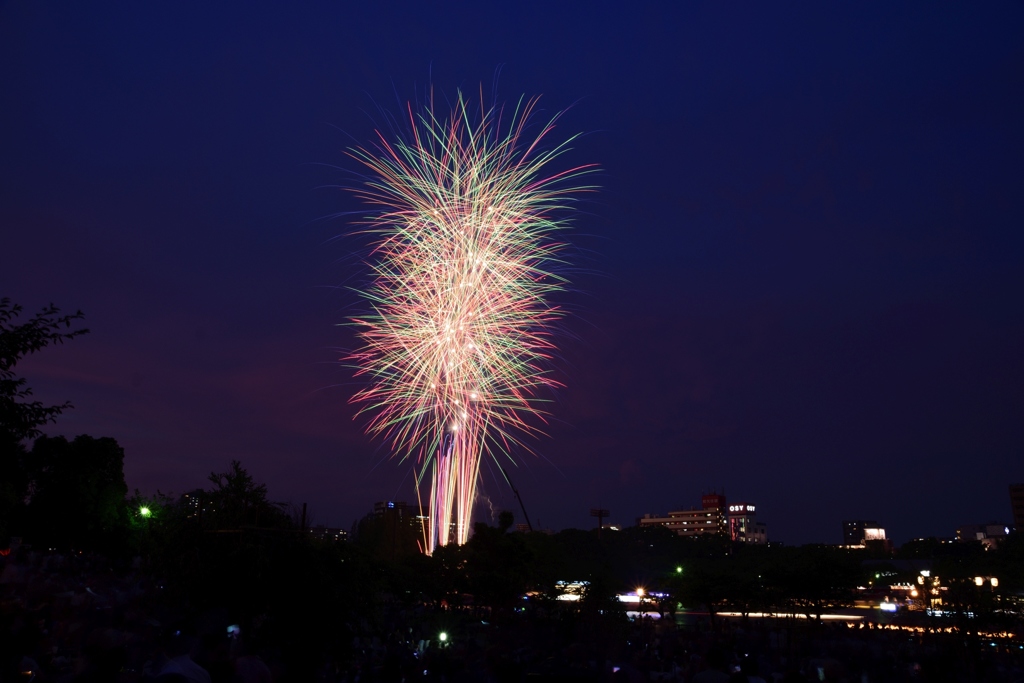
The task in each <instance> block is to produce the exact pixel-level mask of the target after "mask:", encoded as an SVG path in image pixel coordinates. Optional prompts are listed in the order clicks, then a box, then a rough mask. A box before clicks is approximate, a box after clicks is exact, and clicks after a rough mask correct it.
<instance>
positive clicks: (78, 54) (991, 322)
mask: <svg viewBox="0 0 1024 683" xmlns="http://www.w3.org/2000/svg"><path fill="white" fill-rule="evenodd" d="M384 4H385V3H338V2H334V3H302V5H303V7H301V8H300V7H295V6H293V5H294V3H280V4H276V5H269V4H263V3H238V4H236V5H235V6H233V7H232V6H228V5H227V4H226V3H220V4H219V5H218V6H217V7H210V6H208V4H203V3H196V4H184V3H166V4H163V5H161V6H159V7H158V6H155V4H154V3H124V4H120V6H118V4H116V3H103V4H102V5H94V4H93V5H92V6H86V4H83V3H77V4H63V5H58V4H56V3H48V2H37V1H33V2H28V1H23V2H7V3H4V4H2V5H0V92H2V93H3V106H2V107H0V231H2V236H3V238H2V241H0V244H2V245H3V253H2V255H0V294H3V295H7V296H11V297H13V298H14V299H15V300H16V301H18V302H21V303H22V304H24V305H25V306H26V307H27V308H29V309H34V308H38V307H39V306H41V305H43V304H45V303H47V302H50V301H53V302H55V303H57V304H58V305H60V306H61V307H63V308H65V309H70V310H74V309H78V308H80V309H82V310H83V311H84V312H85V313H86V316H87V323H88V325H89V327H90V328H92V334H90V335H89V336H87V337H85V338H82V339H78V340H76V341H75V342H74V343H72V344H70V345H68V346H66V347H63V348H59V349H55V350H48V351H46V352H45V353H43V354H41V355H39V356H38V357H36V358H34V359H32V360H31V361H28V362H25V363H24V364H23V365H22V366H21V367H20V369H21V370H22V372H23V374H25V375H27V376H28V377H29V379H30V382H31V384H32V385H33V386H35V387H36V391H37V394H38V395H39V396H40V397H41V398H42V399H44V400H48V401H53V402H58V401H63V400H65V399H71V400H72V401H73V402H74V403H75V406H76V408H75V410H74V411H73V412H71V413H69V414H68V415H66V416H65V417H64V418H62V419H61V421H60V422H59V424H57V425H56V426H54V427H53V429H52V430H51V431H52V432H53V433H64V434H77V433H90V434H94V435H109V436H114V437H116V438H117V439H118V440H119V441H120V442H121V443H122V444H123V445H124V446H125V448H126V451H127V457H126V464H125V469H126V473H127V476H128V480H129V486H131V487H139V488H141V489H142V490H144V491H153V490H155V489H156V488H158V487H159V488H161V489H163V490H168V489H170V490H173V491H176V492H180V491H182V490H186V489H189V488H193V487H196V486H199V485H202V484H203V483H204V477H205V475H206V474H207V473H208V472H209V471H210V470H213V469H218V470H219V469H222V468H224V467H225V466H226V465H227V463H228V462H229V461H230V460H231V459H232V458H238V459H241V460H242V462H243V465H245V466H246V467H247V468H249V469H250V471H252V472H253V473H254V474H255V476H256V477H257V478H259V479H261V480H264V481H266V482H267V483H268V484H269V487H270V492H271V495H272V496H273V497H275V498H277V499H281V500H291V501H294V502H299V503H301V502H302V501H308V502H309V503H310V505H311V506H312V507H313V509H314V511H315V514H316V517H317V519H318V521H320V522H327V523H331V524H337V525H343V526H348V525H349V524H351V522H352V520H353V519H355V518H356V517H358V516H361V515H362V514H364V513H365V512H366V511H368V510H369V509H370V507H371V506H372V504H373V502H374V501H376V500H383V499H389V498H397V499H412V497H413V494H412V489H411V483H410V479H409V477H408V476H407V468H405V467H400V466H398V465H397V464H395V463H393V462H388V461H382V460H381V456H382V455H383V452H382V451H381V450H380V448H379V446H378V444H375V443H371V442H370V441H369V439H368V438H367V437H365V436H364V435H363V434H362V431H361V425H360V424H359V423H358V422H353V419H352V412H353V411H352V408H351V406H349V405H348V404H347V399H348V397H349V396H350V395H351V393H352V392H353V391H354V388H353V386H352V384H351V378H350V375H349V373H348V372H347V371H346V370H344V369H343V368H341V367H340V366H339V364H338V362H337V360H338V358H339V356H340V352H339V349H341V348H344V347H346V346H348V345H350V343H351V339H350V337H349V332H348V331H347V330H346V329H344V328H339V327H337V326H336V324H337V323H341V322H344V321H345V319H346V318H347V317H348V316H349V315H351V314H353V313H354V312H355V311H356V309H355V306H356V300H355V298H354V297H353V296H352V295H351V294H350V293H349V292H348V291H347V290H346V289H345V288H344V286H345V285H348V284H352V283H357V282H359V281H360V278H361V277H362V276H363V275H364V274H365V271H364V270H363V268H362V266H361V265H360V263H359V259H358V258H357V257H355V256H354V255H353V254H354V253H355V252H356V251H357V250H358V248H359V244H358V242H357V241H356V240H354V239H351V238H345V239H337V240H335V239H333V238H334V237H337V236H339V235H344V234H345V233H346V232H347V231H348V230H350V226H349V225H348V224H347V223H346V220H345V219H326V220H324V217H327V216H330V215H334V214H338V213H344V212H351V211H356V210H358V209H359V206H358V204H357V203H356V202H355V200H354V199H353V198H352V197H351V196H350V195H348V194H346V193H345V192H343V191H340V190H338V189H335V188H334V187H332V186H337V185H338V184H339V183H343V182H346V179H347V178H348V177H349V176H348V174H346V172H345V170H346V169H348V170H349V171H351V170H354V165H353V163H352V162H351V161H349V160H347V158H346V157H345V155H344V150H345V148H346V147H348V146H350V145H351V144H353V142H359V143H363V142H366V141H369V140H370V136H371V134H372V131H373V129H374V125H375V124H374V121H375V120H376V121H379V120H380V119H381V116H380V114H379V113H378V107H381V108H383V109H385V110H388V111H391V112H394V111H398V110H399V109H400V107H401V106H403V103H404V102H405V101H406V100H409V99H415V98H416V96H417V94H418V93H420V94H421V93H422V92H423V90H424V88H425V87H427V86H428V85H429V84H430V83H431V82H432V83H433V85H434V88H435V90H436V91H438V92H441V93H448V94H451V93H454V91H455V89H456V88H458V87H463V88H466V89H469V90H474V91H475V90H477V88H478V87H479V84H480V83H481V82H483V83H484V84H485V88H486V89H487V90H488V91H490V90H491V86H492V83H493V82H494V81H495V77H496V74H498V73H499V72H500V77H498V79H497V80H498V94H499V97H500V98H502V99H514V98H517V97H518V96H519V95H520V94H523V93H525V94H528V95H535V94H539V95H542V96H543V100H542V103H543V105H544V107H546V109H547V111H548V112H550V113H553V112H555V111H557V110H561V109H566V108H569V112H568V113H567V115H566V116H565V118H564V120H563V122H562V124H561V126H560V128H559V132H560V133H561V134H564V135H569V134H571V133H575V132H579V131H583V132H585V133H587V135H586V136H585V137H583V138H582V139H581V140H580V141H579V142H578V144H576V146H575V147H576V149H575V151H574V153H573V157H574V159H578V160H580V161H593V162H597V163H599V164H600V165H601V167H602V171H601V173H600V175H599V177H598V182H599V183H600V185H601V186H602V188H603V189H602V191H601V193H600V194H599V195H597V196H596V197H595V198H594V199H593V200H592V201H590V202H589V203H588V204H587V205H586V206H585V210H586V213H584V214H582V215H580V216H579V217H578V220H577V221H576V229H575V234H574V236H573V241H574V243H575V244H576V245H577V246H578V247H579V248H580V254H579V257H578V258H577V263H578V265H579V266H580V267H581V269H580V271H579V272H578V273H576V274H575V275H574V283H575V286H576V287H577V290H576V291H574V292H570V293H568V294H567V295H566V296H565V297H564V303H565V304H566V305H567V306H569V307H570V308H572V309H573V310H574V311H576V316H575V317H574V318H573V319H572V320H570V321H569V322H568V324H567V330H566V335H565V337H564V339H563V340H562V343H561V346H562V353H561V360H560V368H561V370H560V373H559V377H560V379H562V380H563V381H564V382H565V383H566V385H567V388H566V389H565V390H563V391H561V392H560V393H559V394H558V395H557V397H556V403H555V404H554V407H553V410H554V412H555V414H556V416H557V418H558V420H559V421H558V422H556V423H554V424H553V425H552V426H551V429H550V430H549V431H550V436H549V438H546V439H543V440H541V441H538V442H537V444H536V446H537V451H538V453H539V455H540V457H539V458H534V457H532V456H530V457H527V458H524V460H523V466H522V467H520V468H519V469H518V470H517V471H513V472H512V473H511V474H512V476H513V478H514V480H515V482H516V484H517V486H518V487H519V488H520V490H521V492H522V494H523V497H524V499H525V502H526V504H527V507H528V509H529V510H530V512H531V515H533V516H534V517H539V518H540V521H541V523H542V524H543V526H546V527H554V528H561V527H565V526H584V525H588V524H590V522H591V520H590V519H589V517H588V516H587V511H588V509H589V508H590V507H593V506H596V505H598V504H600V505H602V506H604V507H607V508H610V509H611V510H612V513H613V515H612V521H613V522H619V523H623V524H628V523H631V522H632V520H633V519H634V518H636V517H638V516H640V515H642V514H643V513H644V512H665V511H667V510H669V509H675V508H677V507H678V506H680V505H687V506H688V505H691V504H698V503H699V496H700V494H701V493H702V491H704V490H706V489H709V488H711V487H718V488H721V487H724V488H725V491H726V494H727V495H728V497H729V498H730V499H733V500H736V501H740V500H743V501H747V502H750V503H753V504H756V505H758V506H759V512H760V513H761V518H762V519H763V520H764V521H766V522H767V523H768V525H769V535H770V537H771V538H773V539H776V540H785V541H787V542H790V543H801V542H807V541H829V542H838V541H839V540H840V526H839V524H840V521H841V520H842V519H844V518H869V519H871V518H874V519H878V520H879V521H880V522H882V523H883V524H884V525H885V526H886V527H888V528H889V529H890V534H891V535H893V536H895V537H896V539H897V540H898V541H904V540H906V539H908V538H910V537H912V536H918V535H933V534H935V535H951V534H952V533H953V531H954V529H955V527H956V525H958V524H962V523H971V522H980V521H987V520H989V519H997V520H1007V519H1009V504H1008V496H1007V489H1006V487H1007V484H1008V483H1010V482H1011V481H1024V353H1022V351H1024V271H1022V265H1024V236H1022V227H1024V167H1022V159H1024V126H1022V125H1021V121H1024V41H1022V40H1021V36H1022V35H1024V7H1022V5H1021V4H1020V3H1012V4H1007V3H982V4H978V3H975V4H971V5H966V4H963V5H953V4H939V5H936V4H927V5H925V4H906V5H901V4H899V3H886V4H882V3H877V4H873V5H871V6H858V5H854V4H850V3H805V4H794V3H788V4H786V5H785V6H779V5H774V4H773V5H768V4H765V3H752V4H749V5H743V4H735V3H733V4H729V5H728V6H723V5H721V4H720V3H704V4H701V3H677V4H673V6H671V7H669V6H668V5H669V3H664V5H665V7H662V8H652V9H638V10H627V9H626V8H625V6H624V5H622V4H621V3H614V4H613V3H607V4H602V3H574V4H570V3H537V4H529V3H514V4H502V5H498V4H487V3H464V4H457V3H446V4H445V5H444V7H445V9H438V8H437V7H435V6H430V5H429V4H427V3H408V4H407V5H405V6H404V7H399V6H395V7H393V8H391V9H388V8H384V7H380V6H378V5H384ZM549 4H550V5H552V6H549ZM892 5H896V7H893V6H892ZM484 476H485V478H484V483H483V488H484V491H485V493H486V494H487V495H488V496H489V497H490V498H491V499H492V501H493V505H494V507H495V508H498V507H511V506H512V505H513V504H514V501H513V500H512V498H511V496H510V495H509V493H508V492H507V490H506V487H505V486H504V484H501V485H499V484H498V483H497V482H496V481H495V480H494V478H493V477H492V475H491V474H490V473H488V472H485V475H484Z"/></svg>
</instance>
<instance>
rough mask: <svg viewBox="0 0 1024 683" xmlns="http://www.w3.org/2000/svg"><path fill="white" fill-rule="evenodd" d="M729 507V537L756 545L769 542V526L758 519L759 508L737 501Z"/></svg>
mask: <svg viewBox="0 0 1024 683" xmlns="http://www.w3.org/2000/svg"><path fill="white" fill-rule="evenodd" d="M728 509H729V517H728V519H729V538H731V539H732V540H734V541H740V542H742V543H754V544H756V545H764V544H766V543H768V526H767V525H766V524H765V523H764V522H758V521H757V519H756V517H755V515H756V512H757V508H755V507H754V506H753V505H750V504H749V503H735V504H732V505H729V508H728Z"/></svg>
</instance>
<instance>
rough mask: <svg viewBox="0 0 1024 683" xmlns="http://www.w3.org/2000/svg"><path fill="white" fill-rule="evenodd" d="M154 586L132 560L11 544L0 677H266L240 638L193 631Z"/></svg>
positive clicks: (205, 628)
mask: <svg viewBox="0 0 1024 683" xmlns="http://www.w3.org/2000/svg"><path fill="white" fill-rule="evenodd" d="M161 591H162V586H160V585H158V584H157V583H155V582H153V581H152V580H151V579H150V578H148V577H147V576H146V575H145V574H144V573H143V572H141V571H140V570H139V563H138V562H135V563H134V566H131V565H129V566H126V567H118V568H116V571H115V568H114V567H112V566H111V563H110V561H109V560H108V559H106V558H104V557H102V556H100V555H95V554H89V553H80V552H67V553H62V552H53V551H50V552H40V551H33V550H30V549H28V548H25V547H20V548H19V547H17V546H15V547H14V548H12V549H11V550H10V551H9V552H8V553H7V554H6V556H4V557H0V634H3V637H0V682H3V683H7V682H8V681H21V682H22V683H28V682H29V681H39V682H43V681H60V682H64V681H67V682H75V683H92V682H94V681H95V682H104V683H110V682H117V683H130V682H134V681H161V682H165V683H172V682H181V681H189V682H202V683H209V682H211V681H231V682H236V681H237V682H239V683H242V682H245V683H248V682H252V683H270V681H272V680H274V678H273V672H272V671H271V669H270V668H269V667H268V665H267V664H266V663H264V661H263V660H262V659H261V658H259V657H258V656H256V655H255V653H254V652H252V651H251V648H249V647H248V646H247V643H246V641H245V640H244V639H243V638H242V637H241V634H238V636H237V637H232V636H231V635H229V634H228V633H227V630H226V629H225V631H224V632H223V633H216V632H215V631H214V628H213V624H214V622H216V618H214V619H208V620H207V621H208V623H207V624H199V627H198V628H197V627H196V622H195V621H194V620H184V619H183V618H182V614H181V613H180V611H179V610H175V609H174V608H173V607H169V606H168V605H166V604H165V601H164V600H162V599H161Z"/></svg>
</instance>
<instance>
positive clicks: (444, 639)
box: [437, 631, 448, 643]
mask: <svg viewBox="0 0 1024 683" xmlns="http://www.w3.org/2000/svg"><path fill="white" fill-rule="evenodd" d="M437 639H438V640H440V641H441V642H442V643H444V642H447V641H448V634H447V633H445V632H444V631H441V632H440V633H438V634H437Z"/></svg>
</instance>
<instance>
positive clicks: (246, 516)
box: [205, 460, 291, 528]
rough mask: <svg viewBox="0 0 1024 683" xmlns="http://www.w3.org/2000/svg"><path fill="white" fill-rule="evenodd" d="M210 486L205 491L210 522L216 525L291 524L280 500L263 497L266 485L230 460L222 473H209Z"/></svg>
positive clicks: (265, 525) (238, 463)
mask: <svg viewBox="0 0 1024 683" xmlns="http://www.w3.org/2000/svg"><path fill="white" fill-rule="evenodd" d="M207 479H208V480H209V481H210V483H211V484H213V488H212V489H210V490H209V491H207V492H206V501H205V503H208V504H209V507H210V510H211V511H210V514H209V517H210V518H211V520H210V524H212V525H213V526H217V527H220V528H239V527H242V526H257V527H285V526H289V525H290V523H291V520H290V518H289V517H288V515H287V514H286V513H285V511H284V508H285V504H284V503H274V502H271V501H269V500H267V486H266V484H258V483H256V481H255V480H254V479H253V478H252V475H250V474H249V472H248V471H246V470H245V469H244V468H243V467H242V463H241V462H239V461H238V460H232V461H231V466H230V467H229V468H228V469H227V471H225V472H211V473H210V476H209V477H207Z"/></svg>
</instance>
